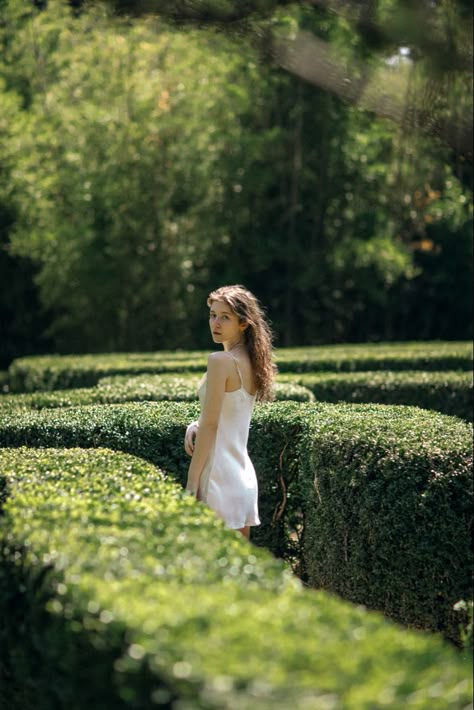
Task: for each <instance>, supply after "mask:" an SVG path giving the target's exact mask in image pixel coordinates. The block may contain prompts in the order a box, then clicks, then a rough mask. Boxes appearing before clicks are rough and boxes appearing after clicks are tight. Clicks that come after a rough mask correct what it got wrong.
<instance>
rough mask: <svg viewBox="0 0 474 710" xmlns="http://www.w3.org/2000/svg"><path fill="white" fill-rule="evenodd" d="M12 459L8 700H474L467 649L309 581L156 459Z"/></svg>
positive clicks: (0, 456)
mask: <svg viewBox="0 0 474 710" xmlns="http://www.w3.org/2000/svg"><path fill="white" fill-rule="evenodd" d="M0 470H1V472H2V473H1V479H0V480H1V481H2V482H3V496H2V501H3V505H2V508H3V510H2V516H1V517H0V536H1V545H0V550H1V566H0V592H1V593H0V615H1V617H2V625H1V626H0V649H3V652H2V655H1V663H0V679H1V681H2V682H1V683H0V703H1V704H2V707H8V708H9V710H20V709H21V710H33V709H34V710H51V708H65V707H67V708H71V710H86V709H87V710H104V709H105V708H107V710H125V709H127V710H128V709H132V708H135V709H137V710H138V709H140V710H147V709H148V708H150V709H151V708H154V707H166V708H173V709H175V710H178V709H179V710H191V709H199V708H224V707H225V708H232V709H233V710H247V708H249V707H251V708H252V710H253V709H254V708H255V710H258V709H261V710H263V709H265V710H270V708H272V710H273V709H274V708H281V709H282V710H283V708H284V709H285V710H286V708H288V707H294V708H296V709H298V708H301V709H302V710H303V709H305V710H307V709H308V708H326V709H327V710H332V709H334V710H337V709H339V708H345V709H346V710H369V709H372V708H375V707H384V706H387V705H390V706H391V707H403V708H405V707H406V708H417V710H446V708H452V709H459V710H461V708H467V707H468V706H469V703H470V699H471V689H472V680H471V673H470V670H471V668H470V663H469V661H468V660H467V659H466V658H465V657H463V656H462V655H460V654H459V653H456V652H455V651H454V649H452V648H449V647H448V646H447V645H446V644H444V643H443V642H442V641H441V639H439V638H434V637H432V636H429V635H425V634H415V633H411V632H407V631H406V630H403V629H400V628H398V627H397V626H396V625H394V624H392V623H389V622H387V621H386V620H385V619H383V618H382V617H381V616H380V615H379V614H376V613H373V612H367V611H366V610H364V609H363V608H361V607H355V606H352V605H349V604H347V603H343V602H341V601H339V600H337V599H336V598H335V597H333V596H330V595H327V594H325V593H324V592H316V591H312V590H305V589H304V588H303V587H302V585H301V583H299V582H298V580H296V579H295V578H294V577H293V576H292V575H291V574H290V573H289V572H288V570H287V569H286V568H285V567H284V565H283V563H282V562H281V561H278V560H275V559H274V558H273V557H272V556H271V555H270V554H269V553H268V552H266V551H263V550H259V549H257V548H255V547H253V546H249V545H248V544H247V543H246V542H245V541H244V540H243V538H241V537H240V534H239V533H235V532H234V531H230V530H227V529H225V527H224V524H223V523H222V521H220V520H218V519H217V517H215V516H214V515H213V514H211V511H210V510H209V509H208V508H206V506H204V505H203V504H201V503H198V502H196V501H195V500H194V499H192V498H190V497H188V496H184V493H183V491H182V490H180V488H179V486H177V485H176V484H173V483H171V482H169V481H167V480H165V479H164V477H163V474H162V473H161V472H160V471H159V470H157V469H156V468H155V467H154V466H151V465H149V464H146V463H145V462H143V461H140V460H138V459H136V458H135V457H130V456H126V455H120V454H116V453H113V452H110V451H107V450H99V451H88V452H87V451H83V450H74V449H73V450H70V451H64V450H48V449H46V450H45V449H42V450H36V451H32V450H28V449H20V450H16V451H11V450H10V451H9V450H6V451H3V452H0ZM5 486H6V488H5ZM5 649H8V653H5V652H4V651H5Z"/></svg>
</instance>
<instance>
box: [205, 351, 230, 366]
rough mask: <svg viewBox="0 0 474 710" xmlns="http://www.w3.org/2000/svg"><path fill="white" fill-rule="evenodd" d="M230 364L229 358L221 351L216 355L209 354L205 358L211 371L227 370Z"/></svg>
mask: <svg viewBox="0 0 474 710" xmlns="http://www.w3.org/2000/svg"><path fill="white" fill-rule="evenodd" d="M230 363H231V359H230V358H229V356H228V354H227V353H226V352H222V351H221V352H217V353H211V354H210V355H209V357H208V358H207V365H208V368H211V369H213V370H221V369H224V370H226V369H228V368H229V366H230Z"/></svg>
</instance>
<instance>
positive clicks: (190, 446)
mask: <svg viewBox="0 0 474 710" xmlns="http://www.w3.org/2000/svg"><path fill="white" fill-rule="evenodd" d="M198 429H199V424H198V422H192V423H191V424H190V425H189V426H188V428H187V429H186V434H185V437H184V450H185V451H186V453H187V454H188V456H192V455H193V453H194V447H195V445H196V434H197V431H198Z"/></svg>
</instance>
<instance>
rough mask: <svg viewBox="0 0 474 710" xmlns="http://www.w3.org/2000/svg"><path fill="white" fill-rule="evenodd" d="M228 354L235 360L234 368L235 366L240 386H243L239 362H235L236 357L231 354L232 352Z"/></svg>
mask: <svg viewBox="0 0 474 710" xmlns="http://www.w3.org/2000/svg"><path fill="white" fill-rule="evenodd" d="M228 354H229V355H230V356H231V358H232V360H233V361H234V362H235V366H236V368H237V372H238V373H239V379H240V386H241V387H243V386H244V383H243V380H242V373H241V372H240V367H239V363H238V362H237V359H236V358H235V357H234V356H233V355H232V353H228Z"/></svg>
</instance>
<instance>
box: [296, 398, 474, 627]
mask: <svg viewBox="0 0 474 710" xmlns="http://www.w3.org/2000/svg"><path fill="white" fill-rule="evenodd" d="M338 415H339V416H338V425H337V426H334V420H333V418H332V417H330V418H328V421H324V417H319V418H318V420H317V421H316V420H313V421H312V422H311V423H310V433H309V435H308V439H307V446H308V448H309V449H310V451H311V454H310V456H309V457H308V458H306V459H305V460H304V462H303V466H304V467H306V475H304V474H303V476H302V479H303V480H305V481H308V482H310V485H308V486H307V488H305V490H304V497H305V499H306V519H305V528H304V533H303V544H302V548H303V559H304V569H305V573H306V575H307V581H308V583H309V584H310V585H311V586H315V587H318V588H326V589H330V590H331V591H334V592H336V593H338V594H340V595H341V596H343V597H344V598H346V599H350V600H351V601H353V602H356V603H357V602H360V601H361V600H364V604H368V605H369V606H370V607H373V608H379V609H383V610H384V612H385V613H386V614H387V615H388V616H389V617H392V618H395V619H397V620H398V621H401V622H402V623H404V624H406V625H408V626H414V627H420V628H431V629H433V630H435V631H440V632H442V633H443V634H445V635H446V636H447V637H449V638H452V639H453V640H454V639H456V636H457V634H456V625H457V620H458V614H457V612H455V611H454V610H453V604H454V603H455V599H454V598H455V597H456V596H459V598H465V599H469V598H472V576H471V575H472V563H473V557H472V550H471V533H472V530H471V526H472V502H473V480H472V426H471V425H468V424H465V423H462V422H460V421H459V420H456V419H454V418H451V417H447V416H444V415H442V414H435V413H433V414H431V415H430V414H429V413H427V412H426V413H425V412H423V410H416V409H413V408H410V407H386V406H383V405H372V406H371V405H343V406H340V407H339V409H338ZM310 477H311V481H310Z"/></svg>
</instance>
